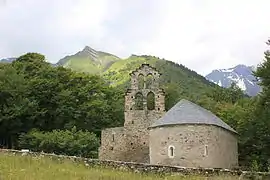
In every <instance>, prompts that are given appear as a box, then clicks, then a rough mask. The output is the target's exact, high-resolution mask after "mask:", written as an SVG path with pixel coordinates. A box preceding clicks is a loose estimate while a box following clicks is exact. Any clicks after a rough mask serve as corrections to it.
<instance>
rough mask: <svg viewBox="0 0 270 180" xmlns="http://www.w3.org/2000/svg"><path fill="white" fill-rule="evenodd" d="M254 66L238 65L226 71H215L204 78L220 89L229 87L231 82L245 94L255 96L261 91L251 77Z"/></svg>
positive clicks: (254, 78)
mask: <svg viewBox="0 0 270 180" xmlns="http://www.w3.org/2000/svg"><path fill="white" fill-rule="evenodd" d="M254 70H255V66H247V65H244V64H239V65H237V66H235V67H232V68H228V69H217V70H213V71H212V72H211V73H209V74H208V75H206V76H205V78H206V79H208V80H209V81H211V82H214V83H216V84H218V85H219V86H222V87H226V88H227V87H230V86H231V84H232V83H233V82H235V83H236V85H237V86H238V87H239V88H241V89H242V90H243V91H244V92H245V93H246V94H248V95H250V96H255V95H256V94H258V93H259V92H260V91H261V88H260V86H259V85H258V80H257V79H256V77H255V76H254V75H253V71H254Z"/></svg>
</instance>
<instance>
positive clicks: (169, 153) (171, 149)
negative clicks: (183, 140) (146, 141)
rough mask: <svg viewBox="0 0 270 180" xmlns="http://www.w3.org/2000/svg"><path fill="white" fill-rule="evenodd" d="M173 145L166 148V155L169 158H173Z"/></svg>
mask: <svg viewBox="0 0 270 180" xmlns="http://www.w3.org/2000/svg"><path fill="white" fill-rule="evenodd" d="M174 149H175V148H174V146H169V148H168V156H169V158H173V157H174V153H175V152H174Z"/></svg>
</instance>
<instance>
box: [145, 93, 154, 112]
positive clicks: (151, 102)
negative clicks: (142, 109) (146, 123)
mask: <svg viewBox="0 0 270 180" xmlns="http://www.w3.org/2000/svg"><path fill="white" fill-rule="evenodd" d="M147 109H148V110H154V109H155V94H154V93H153V92H149V93H148V94H147Z"/></svg>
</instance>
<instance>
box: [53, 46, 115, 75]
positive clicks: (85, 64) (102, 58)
mask: <svg viewBox="0 0 270 180" xmlns="http://www.w3.org/2000/svg"><path fill="white" fill-rule="evenodd" d="M119 59H120V58H118V57H117V56H115V55H112V54H110V53H106V52H102V51H96V50H94V49H92V48H91V47H89V46H85V48H84V49H83V50H82V51H79V52H78V53H76V54H74V55H70V56H66V57H64V58H63V59H60V60H59V61H58V62H57V63H56V65H58V66H63V67H66V68H70V69H73V70H74V71H79V72H87V73H91V74H96V73H100V72H102V71H104V70H106V69H107V68H108V67H109V66H110V65H111V64H112V63H114V62H115V61H118V60H119Z"/></svg>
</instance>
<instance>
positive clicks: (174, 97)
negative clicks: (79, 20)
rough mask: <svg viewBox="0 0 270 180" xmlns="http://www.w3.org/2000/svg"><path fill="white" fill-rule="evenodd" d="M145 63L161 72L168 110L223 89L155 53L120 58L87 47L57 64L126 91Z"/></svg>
mask: <svg viewBox="0 0 270 180" xmlns="http://www.w3.org/2000/svg"><path fill="white" fill-rule="evenodd" d="M102 54H103V55H104V56H102ZM142 63H148V64H150V65H151V66H153V67H155V68H157V69H158V70H159V71H160V72H161V73H162V76H161V79H160V85H161V87H162V88H164V89H165V92H166V93H167V94H168V95H169V94H170V96H166V98H167V100H166V109H169V108H171V107H172V106H173V105H174V104H175V103H176V102H177V101H178V100H180V99H181V98H188V99H189V100H192V101H195V102H197V100H201V99H202V98H203V97H207V94H209V93H211V92H212V90H213V89H214V88H220V89H222V88H221V87H219V86H218V85H216V84H215V83H212V82H209V81H208V80H206V79H205V77H203V76H201V75H199V74H197V73H196V72H195V71H192V70H190V69H188V68H186V67H185V66H183V65H179V64H177V63H174V62H171V61H168V60H165V59H160V58H158V57H155V56H147V55H141V56H137V55H131V56H130V57H128V58H127V59H120V58H117V56H115V55H111V54H109V53H105V52H102V53H101V52H100V51H95V50H94V49H92V48H90V47H88V46H86V48H84V50H83V51H80V52H78V53H76V54H75V55H72V56H67V57H65V58H63V59H61V60H60V61H59V62H58V63H57V64H58V65H62V66H64V67H68V68H70V69H72V70H74V71H79V72H87V73H91V74H100V75H102V76H103V77H104V78H105V79H106V80H107V81H108V82H109V83H110V84H111V85H112V86H114V87H115V86H117V87H119V88H120V89H122V90H125V89H126V88H128V87H129V84H128V83H129V73H130V72H131V71H133V70H134V69H136V68H137V67H139V66H140V65H141V64H142ZM198 103H199V102H198Z"/></svg>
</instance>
